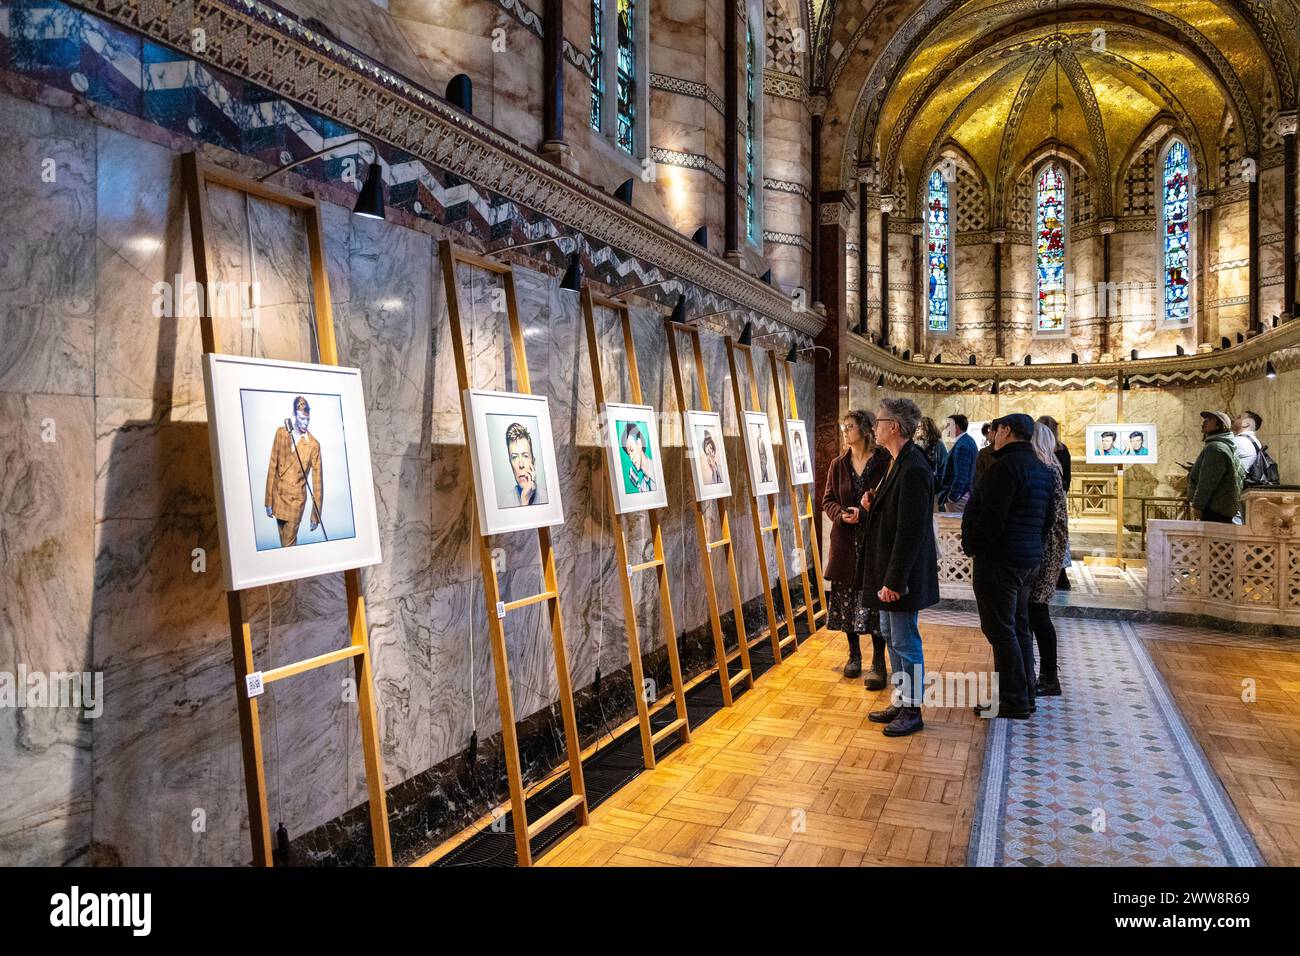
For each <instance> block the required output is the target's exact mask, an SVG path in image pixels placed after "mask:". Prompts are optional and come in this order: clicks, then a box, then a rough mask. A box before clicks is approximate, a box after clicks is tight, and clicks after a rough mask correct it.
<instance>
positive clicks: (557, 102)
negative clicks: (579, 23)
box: [541, 0, 569, 167]
mask: <svg viewBox="0 0 1300 956" xmlns="http://www.w3.org/2000/svg"><path fill="white" fill-rule="evenodd" d="M544 11H545V17H546V36H545V37H543V39H542V148H541V153H542V156H543V157H545V158H546V159H548V160H550V161H551V162H553V163H555V165H557V166H561V167H563V166H565V160H566V159H567V157H568V153H569V144H568V143H566V142H565V141H564V0H546V5H545V7H544Z"/></svg>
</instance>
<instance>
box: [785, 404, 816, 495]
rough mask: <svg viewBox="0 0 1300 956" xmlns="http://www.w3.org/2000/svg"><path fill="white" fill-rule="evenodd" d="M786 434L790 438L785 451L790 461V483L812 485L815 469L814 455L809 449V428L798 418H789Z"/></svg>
mask: <svg viewBox="0 0 1300 956" xmlns="http://www.w3.org/2000/svg"><path fill="white" fill-rule="evenodd" d="M785 433H786V434H787V435H789V436H790V445H789V447H787V448H786V450H785V451H786V455H787V456H788V457H789V460H790V483H791V484H792V485H811V484H812V483H813V469H812V453H811V452H810V451H809V448H808V428H807V426H805V425H804V423H803V421H802V420H800V419H798V418H787V419H786V420H785Z"/></svg>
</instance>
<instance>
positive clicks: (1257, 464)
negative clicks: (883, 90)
mask: <svg viewBox="0 0 1300 956" xmlns="http://www.w3.org/2000/svg"><path fill="white" fill-rule="evenodd" d="M1263 427H1264V419H1263V418H1262V417H1261V416H1260V414H1259V412H1252V411H1250V410H1247V411H1244V412H1242V413H1241V414H1240V415H1238V416H1237V417H1236V418H1235V419H1233V421H1232V441H1233V444H1235V445H1236V446H1237V458H1238V459H1240V461H1241V467H1242V469H1243V470H1244V471H1245V472H1246V478H1245V481H1244V484H1245V486H1246V487H1247V488H1266V487H1268V486H1270V485H1276V484H1278V481H1279V476H1278V471H1277V462H1275V461H1274V460H1273V456H1272V455H1270V454H1269V453H1268V446H1267V445H1261V444H1260V443H1259V438H1258V437H1257V436H1256V434H1255V432H1257V431H1258V430H1259V429H1261V428H1263Z"/></svg>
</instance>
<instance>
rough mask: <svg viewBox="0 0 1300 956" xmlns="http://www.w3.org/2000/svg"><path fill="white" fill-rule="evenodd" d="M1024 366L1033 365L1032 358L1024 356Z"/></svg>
mask: <svg viewBox="0 0 1300 956" xmlns="http://www.w3.org/2000/svg"><path fill="white" fill-rule="evenodd" d="M1025 364H1026V365H1033V364H1034V357H1033V356H1032V355H1026V356H1025Z"/></svg>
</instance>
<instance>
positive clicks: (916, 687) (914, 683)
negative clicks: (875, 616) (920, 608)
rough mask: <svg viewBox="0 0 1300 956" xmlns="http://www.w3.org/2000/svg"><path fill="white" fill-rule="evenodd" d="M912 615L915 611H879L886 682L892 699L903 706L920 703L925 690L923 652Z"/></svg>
mask: <svg viewBox="0 0 1300 956" xmlns="http://www.w3.org/2000/svg"><path fill="white" fill-rule="evenodd" d="M916 618H917V612H916V611H885V610H882V611H881V612H880V634H881V636H882V637H884V639H885V643H886V644H887V645H888V646H889V671H890V673H889V682H890V683H891V684H892V685H893V686H894V688H895V695H894V703H896V704H899V705H900V706H903V707H920V706H921V697H922V695H923V694H924V693H925V655H924V653H923V652H922V650H921V632H920V630H919V629H918V628H917V626H916ZM904 691H906V693H905V692H904Z"/></svg>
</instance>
